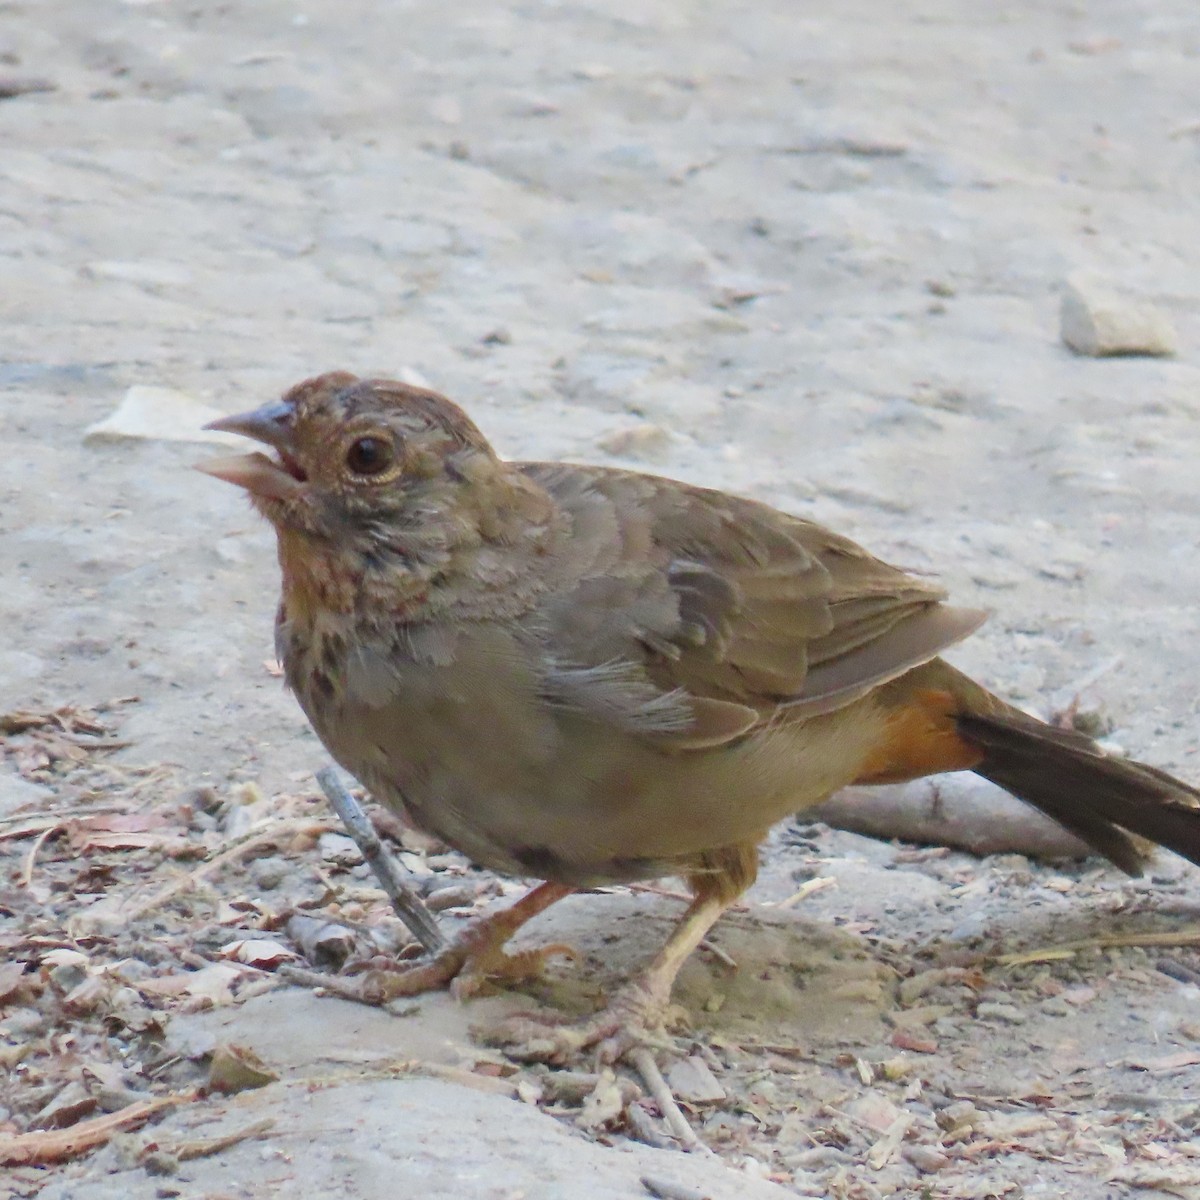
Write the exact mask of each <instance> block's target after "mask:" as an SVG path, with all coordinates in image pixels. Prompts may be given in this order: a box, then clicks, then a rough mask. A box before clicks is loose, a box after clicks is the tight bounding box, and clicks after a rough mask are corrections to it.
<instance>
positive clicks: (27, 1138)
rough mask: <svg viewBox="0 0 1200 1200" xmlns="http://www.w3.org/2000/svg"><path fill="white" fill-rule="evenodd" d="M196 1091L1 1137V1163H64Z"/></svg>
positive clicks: (27, 1164) (141, 1102)
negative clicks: (58, 1126) (73, 1122)
mask: <svg viewBox="0 0 1200 1200" xmlns="http://www.w3.org/2000/svg"><path fill="white" fill-rule="evenodd" d="M195 1098H196V1094H195V1092H184V1093H182V1094H179V1095H175V1096H162V1097H160V1098H158V1099H155V1100H139V1101H138V1102H137V1103H136V1104H129V1105H127V1106H126V1107H125V1108H122V1109H119V1110H118V1111H117V1112H115V1113H106V1114H105V1115H104V1116H103V1117H96V1118H95V1119H94V1120H91V1121H81V1122H80V1123H79V1124H78V1125H72V1126H71V1127H70V1128H69V1129H46V1130H42V1129H37V1130H34V1132H32V1133H19V1134H17V1135H15V1136H14V1137H7V1138H4V1137H0V1163H2V1164H4V1165H5V1166H10V1167H22V1166H40V1165H41V1164H43V1163H52V1162H62V1160H63V1159H66V1158H74V1157H75V1156H76V1155H77V1154H83V1153H84V1152H85V1151H87V1150H93V1149H95V1147H97V1146H102V1145H103V1144H104V1143H105V1142H107V1141H108V1139H109V1138H111V1137H112V1136H113V1134H114V1133H116V1132H117V1131H118V1130H121V1129H128V1128H129V1126H131V1125H141V1124H142V1123H143V1122H144V1121H147V1120H149V1119H150V1118H151V1117H152V1116H154V1114H155V1113H157V1112H161V1111H162V1110H163V1109H165V1108H172V1107H173V1106H174V1105H176V1104H182V1103H183V1102H184V1101H188V1100H194V1099H195Z"/></svg>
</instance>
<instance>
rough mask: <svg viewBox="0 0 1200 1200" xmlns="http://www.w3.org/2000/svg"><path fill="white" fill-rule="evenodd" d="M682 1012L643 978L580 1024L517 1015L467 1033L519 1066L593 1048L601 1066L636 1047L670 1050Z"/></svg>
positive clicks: (563, 1059) (561, 1060) (560, 1061)
mask: <svg viewBox="0 0 1200 1200" xmlns="http://www.w3.org/2000/svg"><path fill="white" fill-rule="evenodd" d="M687 1020H688V1014H687V1010H686V1009H684V1008H681V1007H680V1006H679V1005H677V1004H672V1003H671V998H670V989H669V988H667V989H663V988H661V987H659V986H656V984H655V982H654V981H653V980H647V979H645V978H643V979H640V980H635V981H633V982H631V983H629V984H626V986H625V987H623V988H622V989H621V990H620V991H619V992H618V993H617V995H616V996H615V997H614V998H613V999H612V1000H611V1001H610V1002H609V1003H608V1004H607V1005H605V1007H604V1008H603V1009H601V1010H600V1012H598V1013H596V1014H595V1015H594V1016H591V1017H587V1018H585V1019H584V1020H581V1021H572V1020H570V1019H568V1018H566V1017H563V1016H558V1015H555V1014H553V1013H517V1014H515V1015H513V1016H511V1017H506V1018H504V1019H502V1020H500V1021H497V1022H495V1023H494V1024H491V1025H488V1026H484V1027H477V1028H475V1029H474V1030H473V1031H472V1032H473V1033H474V1034H475V1035H476V1036H477V1037H479V1038H480V1040H481V1041H483V1042H485V1043H487V1044H488V1045H491V1046H498V1047H501V1048H502V1049H503V1050H504V1052H505V1053H506V1054H507V1055H508V1056H509V1057H510V1058H514V1059H517V1060H519V1061H522V1062H546V1063H553V1064H555V1065H558V1066H562V1065H564V1064H567V1063H570V1062H572V1061H574V1060H575V1059H577V1058H578V1057H579V1056H580V1055H582V1054H583V1052H584V1051H587V1050H594V1053H595V1055H596V1057H597V1058H598V1059H599V1060H600V1061H601V1062H604V1063H614V1062H616V1061H617V1060H618V1059H621V1058H624V1057H625V1056H626V1055H627V1054H628V1053H629V1052H630V1051H632V1050H635V1049H638V1048H640V1047H650V1048H653V1049H657V1050H668V1051H674V1050H677V1049H678V1047H677V1046H676V1044H675V1040H674V1038H672V1037H671V1035H670V1033H669V1032H668V1031H669V1030H670V1029H676V1028H680V1027H682V1026H686V1024H687Z"/></svg>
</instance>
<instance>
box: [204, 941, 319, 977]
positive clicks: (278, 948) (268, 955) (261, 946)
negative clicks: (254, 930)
mask: <svg viewBox="0 0 1200 1200" xmlns="http://www.w3.org/2000/svg"><path fill="white" fill-rule="evenodd" d="M220 955H221V957H222V958H229V959H232V960H233V961H234V962H240V963H247V964H248V965H249V966H252V967H259V968H261V969H262V970H264V971H265V970H269V969H270V968H271V967H277V966H279V964H280V963H283V962H291V961H292V960H294V959H298V958H299V957H300V955H298V954H297V953H296V952H295V951H294V950H289V949H288V948H287V947H286V946H283V945H280V943H279V942H273V941H271V940H270V939H269V938H239V939H238V940H237V941H236V942H229V943H228V944H226V945H224V946H222V947H221V949H220Z"/></svg>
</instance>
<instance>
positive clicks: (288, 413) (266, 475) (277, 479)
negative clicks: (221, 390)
mask: <svg viewBox="0 0 1200 1200" xmlns="http://www.w3.org/2000/svg"><path fill="white" fill-rule="evenodd" d="M293 417H294V411H293V409H292V406H291V405H290V404H287V403H285V402H283V401H276V402H275V403H273V404H264V405H263V406H262V408H256V409H255V410H254V411H253V412H246V413H238V414H236V415H235V416H232V417H221V418H220V419H219V420H216V421H212V422H210V423H209V424H208V425H206V426H205V427H204V428H205V429H216V430H219V431H220V432H222V433H238V434H241V435H242V436H243V437H248V438H253V439H254V440H255V441H256V442H263V443H265V444H266V445H268V446H270V447H271V448H272V449H273V450H274V451H275V452H276V453H277V454H278V455H279V458H278V460H276V459H273V458H269V457H268V456H267V455H265V454H260V453H258V452H257V451H256V452H255V453H253V454H236V455H231V456H229V457H227V458H212V459H208V460H207V461H205V462H201V463H197V464H196V470H198V471H203V472H204V473H205V474H206V475H213V476H215V477H216V478H217V479H224V480H225V481H226V483H235V484H237V486H238V487H242V488H245V489H246V491H248V492H250V493H252V494H253V495H255V496H265V497H269V498H271V499H275V500H290V499H293V498H294V497H295V496H296V495H298V494H299V492H300V491H301V490H302V488H303V486H304V484H305V483H307V482H308V476H307V475H306V474H305V472H304V469H303V468H302V467H301V466H300V464H299V462H298V461H297V460H296V456H295V453H294V451H295V429H294V428H293Z"/></svg>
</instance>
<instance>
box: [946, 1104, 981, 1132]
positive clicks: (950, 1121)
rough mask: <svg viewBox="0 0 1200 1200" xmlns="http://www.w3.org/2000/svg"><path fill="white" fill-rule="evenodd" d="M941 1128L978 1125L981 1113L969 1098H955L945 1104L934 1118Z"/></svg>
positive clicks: (963, 1127)
mask: <svg viewBox="0 0 1200 1200" xmlns="http://www.w3.org/2000/svg"><path fill="white" fill-rule="evenodd" d="M934 1119H935V1120H936V1121H937V1123H938V1125H939V1126H940V1127H941V1128H942V1129H966V1128H969V1127H971V1126H975V1125H978V1124H979V1122H980V1121H982V1120H983V1113H981V1112H980V1111H979V1109H977V1108H976V1107H975V1105H974V1104H972V1103H971V1101H970V1100H956V1101H955V1102H954V1103H953V1104H947V1105H946V1107H945V1108H943V1109H942V1110H941V1111H940V1112H939V1113H938V1114H937V1116H936V1117H935V1118H934Z"/></svg>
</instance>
